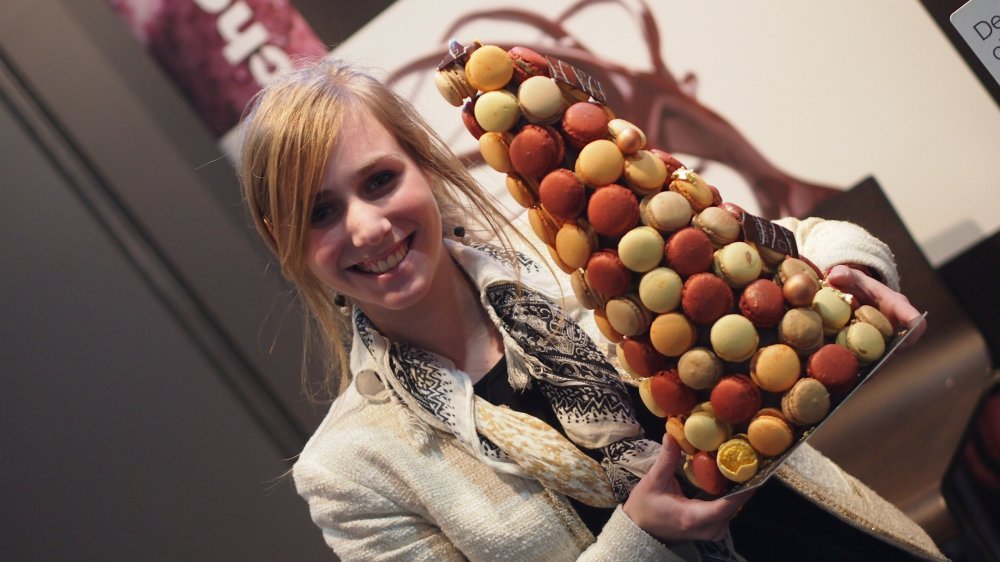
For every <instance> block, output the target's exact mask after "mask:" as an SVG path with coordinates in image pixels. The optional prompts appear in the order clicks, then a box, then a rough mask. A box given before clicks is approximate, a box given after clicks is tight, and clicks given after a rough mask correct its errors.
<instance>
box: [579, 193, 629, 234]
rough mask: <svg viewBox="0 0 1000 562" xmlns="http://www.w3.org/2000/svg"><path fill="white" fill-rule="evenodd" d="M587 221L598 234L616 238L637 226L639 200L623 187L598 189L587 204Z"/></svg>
mask: <svg viewBox="0 0 1000 562" xmlns="http://www.w3.org/2000/svg"><path fill="white" fill-rule="evenodd" d="M587 220H588V221H589V222H590V224H591V226H593V227H594V231H596V232H597V233H598V234H601V235H604V236H609V237H612V238H617V237H619V236H622V235H624V234H625V233H626V232H628V231H629V230H632V228H634V227H635V226H636V225H637V224H639V200H638V199H636V197H635V194H633V193H632V192H631V191H630V190H628V189H627V188H625V187H622V186H620V185H617V184H609V185H605V186H603V187H599V188H598V189H597V190H596V191H594V193H593V194H592V195H591V196H590V201H589V202H588V203H587Z"/></svg>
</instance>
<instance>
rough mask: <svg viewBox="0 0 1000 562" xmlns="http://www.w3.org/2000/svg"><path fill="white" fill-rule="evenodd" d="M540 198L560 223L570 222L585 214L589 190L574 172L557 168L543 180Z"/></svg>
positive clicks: (539, 188)
mask: <svg viewBox="0 0 1000 562" xmlns="http://www.w3.org/2000/svg"><path fill="white" fill-rule="evenodd" d="M538 197H539V199H540V200H541V202H542V207H545V210H546V211H548V212H549V214H550V215H552V216H553V217H554V218H556V219H558V220H560V221H568V220H572V219H575V218H577V217H579V216H580V215H581V214H583V209H584V207H585V206H586V204H587V188H586V186H584V185H583V180H581V179H580V176H578V175H576V174H575V173H573V171H572V170H567V169H566V168H556V169H555V170H552V171H551V172H549V173H548V174H545V177H544V178H542V182H541V184H539V186H538Z"/></svg>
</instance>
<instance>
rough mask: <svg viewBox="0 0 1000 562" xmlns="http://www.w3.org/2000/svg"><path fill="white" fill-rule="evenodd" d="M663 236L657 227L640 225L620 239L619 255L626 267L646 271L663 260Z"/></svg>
mask: <svg viewBox="0 0 1000 562" xmlns="http://www.w3.org/2000/svg"><path fill="white" fill-rule="evenodd" d="M663 245H664V241H663V236H661V235H660V233H659V231H657V230H656V229H655V228H650V227H648V226H638V227H636V228H633V229H632V230H630V231H628V232H626V233H625V235H624V236H622V238H621V240H619V241H618V257H619V258H620V259H621V260H622V263H623V264H625V267H627V268H629V269H630V270H632V271H636V272H639V273H645V272H647V271H651V270H652V269H655V268H656V267H657V266H658V265H660V262H662V261H663Z"/></svg>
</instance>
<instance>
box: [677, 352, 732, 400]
mask: <svg viewBox="0 0 1000 562" xmlns="http://www.w3.org/2000/svg"><path fill="white" fill-rule="evenodd" d="M722 373H723V366H722V361H720V360H719V358H718V356H716V355H715V354H714V353H712V350H710V349H708V348H706V347H694V348H691V349H689V350H687V351H685V352H684V354H683V355H681V357H680V359H678V360H677V374H678V375H679V376H680V379H681V382H683V383H684V384H686V385H688V386H690V387H691V388H693V389H695V390H707V389H709V388H712V386H713V385H714V384H715V383H716V381H718V380H719V378H721V377H722Z"/></svg>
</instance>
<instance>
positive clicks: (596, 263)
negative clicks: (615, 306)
mask: <svg viewBox="0 0 1000 562" xmlns="http://www.w3.org/2000/svg"><path fill="white" fill-rule="evenodd" d="M584 277H585V278H586V279H587V283H588V284H589V285H590V288H591V289H593V290H595V291H597V292H598V293H600V294H601V296H603V297H605V298H608V299H610V298H614V297H617V296H619V295H621V294H624V293H625V291H627V290H628V288H629V287H630V286H631V285H632V272H631V271H629V269H628V268H627V267H625V264H624V263H622V260H621V258H619V257H618V252H616V251H615V250H601V251H598V252H594V253H593V254H591V256H590V259H589V260H587V267H586V268H585V269H584Z"/></svg>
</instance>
